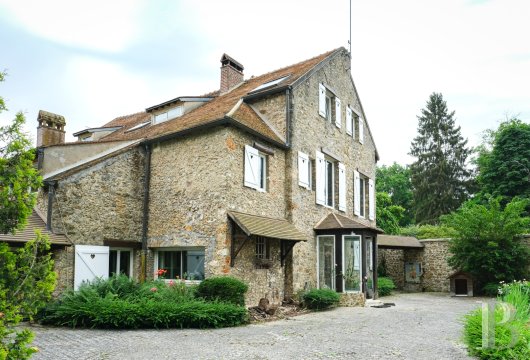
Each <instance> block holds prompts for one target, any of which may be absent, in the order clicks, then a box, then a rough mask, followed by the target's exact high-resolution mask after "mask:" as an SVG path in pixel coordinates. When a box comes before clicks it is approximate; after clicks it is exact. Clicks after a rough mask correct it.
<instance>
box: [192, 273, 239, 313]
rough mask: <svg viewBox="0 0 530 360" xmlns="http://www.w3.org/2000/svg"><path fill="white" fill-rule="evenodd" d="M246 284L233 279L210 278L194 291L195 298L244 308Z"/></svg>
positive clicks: (222, 277)
mask: <svg viewBox="0 0 530 360" xmlns="http://www.w3.org/2000/svg"><path fill="white" fill-rule="evenodd" d="M247 290H248V286H247V284H245V283H244V282H242V281H241V280H238V279H236V278H233V277H229V276H221V277H211V278H207V279H205V280H203V281H202V282H201V283H200V284H199V286H198V287H197V290H196V296H197V297H198V298H203V299H204V300H207V301H221V302H227V303H231V304H234V305H239V306H245V293H246V292H247Z"/></svg>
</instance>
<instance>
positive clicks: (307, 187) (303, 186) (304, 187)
mask: <svg viewBox="0 0 530 360" xmlns="http://www.w3.org/2000/svg"><path fill="white" fill-rule="evenodd" d="M298 186H300V187H301V188H302V189H306V190H311V186H305V185H301V184H298Z"/></svg>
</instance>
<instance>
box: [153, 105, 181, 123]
mask: <svg viewBox="0 0 530 360" xmlns="http://www.w3.org/2000/svg"><path fill="white" fill-rule="evenodd" d="M183 113H184V107H183V106H182V105H180V106H177V107H174V108H172V109H169V110H167V111H164V112H162V113H160V114H156V115H155V116H154V118H153V124H159V123H162V122H164V121H168V120H171V119H174V118H177V117H179V116H182V114H183Z"/></svg>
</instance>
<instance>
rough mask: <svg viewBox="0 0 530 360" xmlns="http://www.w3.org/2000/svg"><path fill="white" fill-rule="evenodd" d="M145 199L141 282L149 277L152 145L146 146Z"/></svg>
mask: <svg viewBox="0 0 530 360" xmlns="http://www.w3.org/2000/svg"><path fill="white" fill-rule="evenodd" d="M144 149H145V162H144V198H143V208H142V252H141V255H140V277H139V280H140V282H144V281H145V280H146V277H147V229H148V227H149V183H150V179H151V144H145V145H144Z"/></svg>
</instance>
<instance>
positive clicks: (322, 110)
mask: <svg viewBox="0 0 530 360" xmlns="http://www.w3.org/2000/svg"><path fill="white" fill-rule="evenodd" d="M318 113H319V114H320V116H323V117H326V87H325V86H324V85H323V84H318Z"/></svg>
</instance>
